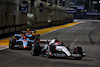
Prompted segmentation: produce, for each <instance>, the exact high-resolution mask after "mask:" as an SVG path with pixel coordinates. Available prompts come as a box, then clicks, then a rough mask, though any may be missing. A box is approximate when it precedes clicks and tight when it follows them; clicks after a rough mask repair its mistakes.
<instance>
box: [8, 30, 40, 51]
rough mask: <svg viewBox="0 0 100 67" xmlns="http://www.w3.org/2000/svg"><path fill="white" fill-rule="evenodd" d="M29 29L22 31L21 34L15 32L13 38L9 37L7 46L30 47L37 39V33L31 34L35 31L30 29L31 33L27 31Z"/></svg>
mask: <svg viewBox="0 0 100 67" xmlns="http://www.w3.org/2000/svg"><path fill="white" fill-rule="evenodd" d="M29 32H30V31H28V32H27V31H23V32H21V34H15V38H10V39H9V48H10V49H14V48H29V49H30V48H31V47H32V44H34V43H35V42H36V40H38V39H39V36H40V35H39V34H37V35H32V33H33V32H34V33H35V31H31V34H30V33H29Z"/></svg>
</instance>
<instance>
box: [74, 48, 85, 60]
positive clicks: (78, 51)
mask: <svg viewBox="0 0 100 67" xmlns="http://www.w3.org/2000/svg"><path fill="white" fill-rule="evenodd" d="M76 52H77V54H80V55H81V57H74V58H75V59H76V60H81V59H82V55H83V52H82V48H81V47H77V51H76V50H75V49H74V54H76Z"/></svg>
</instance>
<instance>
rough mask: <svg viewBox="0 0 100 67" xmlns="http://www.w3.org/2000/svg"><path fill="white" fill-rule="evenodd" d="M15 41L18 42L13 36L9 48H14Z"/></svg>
mask: <svg viewBox="0 0 100 67" xmlns="http://www.w3.org/2000/svg"><path fill="white" fill-rule="evenodd" d="M15 42H16V40H15V39H12V38H10V39H9V48H10V49H14V44H15Z"/></svg>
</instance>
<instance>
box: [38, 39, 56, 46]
mask: <svg viewBox="0 0 100 67" xmlns="http://www.w3.org/2000/svg"><path fill="white" fill-rule="evenodd" d="M55 40H56V39H52V40H46V39H40V40H39V41H40V43H48V45H51V44H52V43H54V42H55Z"/></svg>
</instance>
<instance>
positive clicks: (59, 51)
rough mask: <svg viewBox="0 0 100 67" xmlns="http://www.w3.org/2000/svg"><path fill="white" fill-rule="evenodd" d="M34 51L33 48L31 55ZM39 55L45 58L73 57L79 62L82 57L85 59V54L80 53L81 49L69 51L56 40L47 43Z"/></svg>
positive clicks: (76, 48)
mask: <svg viewBox="0 0 100 67" xmlns="http://www.w3.org/2000/svg"><path fill="white" fill-rule="evenodd" d="M34 49H35V47H34V48H32V50H31V54H32V55H33V54H34V52H32V51H34ZM38 49H39V48H38ZM39 50H40V49H39ZM41 55H42V56H45V57H66V58H69V57H74V58H75V59H78V60H80V59H82V57H85V52H83V51H82V48H81V47H77V46H75V47H74V49H73V50H72V51H71V49H70V48H69V47H66V46H65V45H63V43H62V42H60V41H58V40H57V39H53V40H51V41H50V42H48V44H46V45H45V46H44V47H43V49H41Z"/></svg>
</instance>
